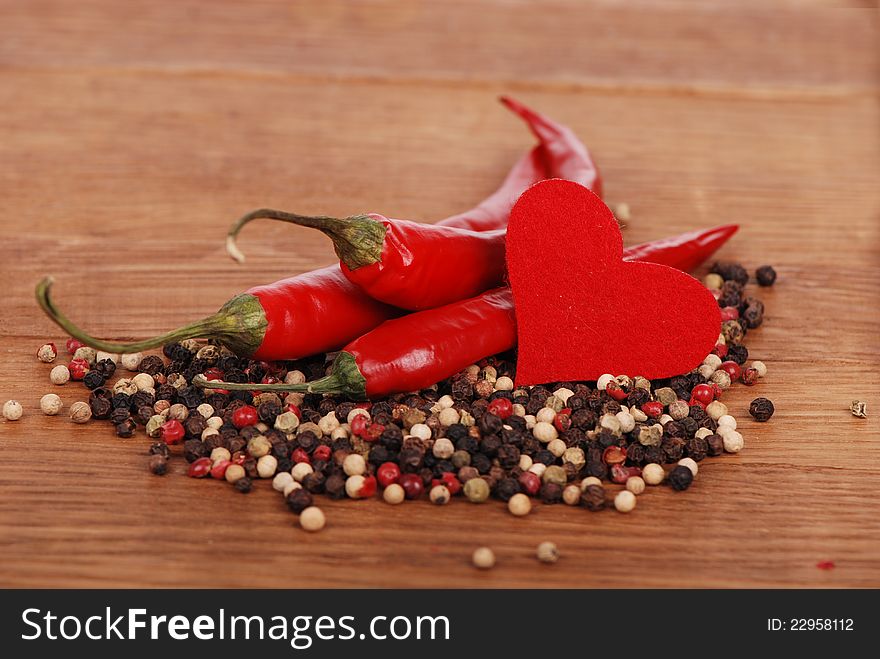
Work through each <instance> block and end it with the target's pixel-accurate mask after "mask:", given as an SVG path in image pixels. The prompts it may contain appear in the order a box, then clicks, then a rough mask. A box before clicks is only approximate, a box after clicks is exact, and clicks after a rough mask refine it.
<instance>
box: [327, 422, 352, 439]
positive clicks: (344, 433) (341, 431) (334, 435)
mask: <svg viewBox="0 0 880 659" xmlns="http://www.w3.org/2000/svg"><path fill="white" fill-rule="evenodd" d="M350 434H351V426H349V425H348V424H347V423H343V424H342V425H340V426H339V427H338V428H336V429H334V430H333V432H331V433H330V439H332V440H337V439H348V436H349V435H350Z"/></svg>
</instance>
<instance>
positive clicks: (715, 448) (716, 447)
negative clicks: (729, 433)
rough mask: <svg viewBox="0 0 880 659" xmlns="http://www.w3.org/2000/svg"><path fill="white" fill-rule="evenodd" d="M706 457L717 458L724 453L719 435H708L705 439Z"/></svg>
mask: <svg viewBox="0 0 880 659" xmlns="http://www.w3.org/2000/svg"><path fill="white" fill-rule="evenodd" d="M706 445H707V447H708V448H707V450H706V455H708V456H709V457H712V458H717V457H718V456H719V455H721V454H722V453H724V440H723V439H722V438H721V435H709V436H708V437H706Z"/></svg>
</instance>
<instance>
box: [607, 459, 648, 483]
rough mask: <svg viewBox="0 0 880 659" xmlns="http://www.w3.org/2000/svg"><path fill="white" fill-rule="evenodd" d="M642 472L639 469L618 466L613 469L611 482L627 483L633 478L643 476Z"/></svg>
mask: <svg viewBox="0 0 880 659" xmlns="http://www.w3.org/2000/svg"><path fill="white" fill-rule="evenodd" d="M641 475H642V470H641V469H639V468H638V467H624V466H623V465H622V464H616V465H614V466H612V467H611V482H612V483H621V484H623V483H626V481H627V479H629V478H631V477H632V476H641Z"/></svg>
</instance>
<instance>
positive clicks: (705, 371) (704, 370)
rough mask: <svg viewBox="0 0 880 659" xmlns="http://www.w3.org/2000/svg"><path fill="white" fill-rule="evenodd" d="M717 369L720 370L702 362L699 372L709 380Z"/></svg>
mask: <svg viewBox="0 0 880 659" xmlns="http://www.w3.org/2000/svg"><path fill="white" fill-rule="evenodd" d="M716 370H718V369H716V368H713V367H711V366H709V365H708V364H702V365H701V366H700V367H699V368H698V369H697V372H698V373H699V374H700V375H702V376H703V377H704V378H706V379H707V380H708V379H709V378H711V377H712V375H713V374H714V373H715V371H716Z"/></svg>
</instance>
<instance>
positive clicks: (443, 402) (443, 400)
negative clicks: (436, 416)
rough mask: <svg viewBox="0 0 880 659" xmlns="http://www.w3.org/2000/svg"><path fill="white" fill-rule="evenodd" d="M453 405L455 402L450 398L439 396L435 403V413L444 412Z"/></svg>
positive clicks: (448, 396) (446, 395) (447, 395)
mask: <svg viewBox="0 0 880 659" xmlns="http://www.w3.org/2000/svg"><path fill="white" fill-rule="evenodd" d="M453 405H455V401H454V400H453V399H452V396H450V395H449V394H445V395H443V396H440V398H439V400H438V401H437V411H438V412H439V411H440V410H445V409H446V408H447V407H452V406H453Z"/></svg>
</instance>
